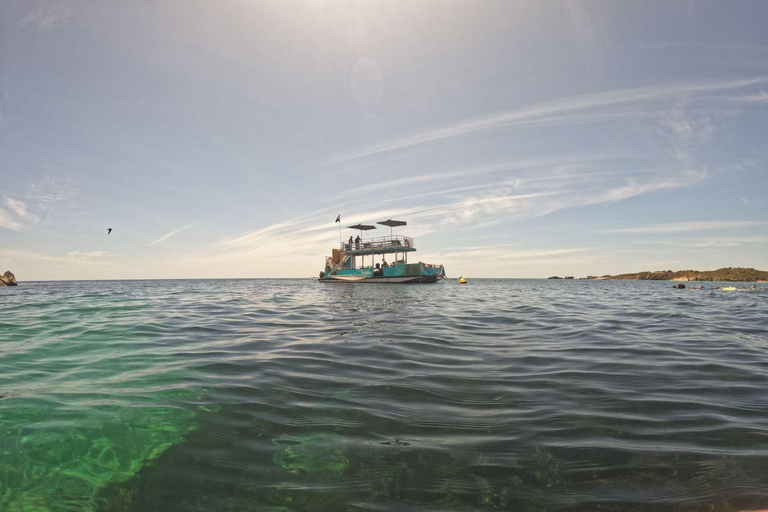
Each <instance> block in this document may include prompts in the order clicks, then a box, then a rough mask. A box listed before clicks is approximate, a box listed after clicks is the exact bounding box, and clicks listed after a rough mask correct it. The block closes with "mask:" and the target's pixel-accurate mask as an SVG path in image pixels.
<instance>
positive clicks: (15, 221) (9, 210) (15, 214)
mask: <svg viewBox="0 0 768 512" xmlns="http://www.w3.org/2000/svg"><path fill="white" fill-rule="evenodd" d="M3 205H4V206H2V207H0V228H5V229H10V230H11V231H21V230H22V228H23V227H24V224H25V222H27V221H30V220H32V216H31V215H30V214H29V210H28V208H27V205H26V203H24V202H23V201H20V200H18V199H14V198H12V197H7V196H6V197H4V198H3Z"/></svg>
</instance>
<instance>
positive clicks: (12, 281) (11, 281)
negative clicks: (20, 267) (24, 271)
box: [0, 270, 19, 286]
mask: <svg viewBox="0 0 768 512" xmlns="http://www.w3.org/2000/svg"><path fill="white" fill-rule="evenodd" d="M18 284H19V283H17V282H16V276H14V275H13V274H12V273H11V271H10V270H7V271H6V272H5V274H3V275H1V276H0V286H16V285H18Z"/></svg>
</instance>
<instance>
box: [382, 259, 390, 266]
mask: <svg viewBox="0 0 768 512" xmlns="http://www.w3.org/2000/svg"><path fill="white" fill-rule="evenodd" d="M381 266H382V268H383V267H388V266H389V263H387V260H385V259H384V258H381Z"/></svg>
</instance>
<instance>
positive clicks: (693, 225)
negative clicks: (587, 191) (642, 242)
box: [605, 220, 768, 235]
mask: <svg viewBox="0 0 768 512" xmlns="http://www.w3.org/2000/svg"><path fill="white" fill-rule="evenodd" d="M766 225H768V221H726V220H724V221H710V222H676V223H667V224H653V225H649V226H637V227H632V228H621V229H610V230H607V231H605V232H606V233H631V234H638V235H666V234H671V233H686V232H690V231H710V230H711V231H720V230H724V229H727V230H734V229H749V228H756V227H763V226H766Z"/></svg>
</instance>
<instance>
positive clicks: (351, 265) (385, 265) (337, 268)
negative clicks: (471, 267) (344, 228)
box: [320, 219, 445, 283]
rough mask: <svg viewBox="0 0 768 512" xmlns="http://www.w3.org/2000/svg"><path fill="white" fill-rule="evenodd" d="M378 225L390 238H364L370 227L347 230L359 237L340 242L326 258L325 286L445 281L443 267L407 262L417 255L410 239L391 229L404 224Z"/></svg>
mask: <svg viewBox="0 0 768 512" xmlns="http://www.w3.org/2000/svg"><path fill="white" fill-rule="evenodd" d="M377 224H380V225H383V226H388V227H389V228H390V235H389V236H380V237H373V238H363V232H365V231H370V230H373V229H376V226H372V225H369V224H356V225H354V226H348V228H349V229H354V230H356V231H360V235H359V236H357V237H355V238H352V237H349V240H347V241H346V242H341V244H340V246H339V248H338V249H333V251H332V252H331V255H330V256H328V257H326V258H325V270H323V271H322V272H320V281H322V282H324V283H344V282H350V283H436V282H437V281H439V280H440V279H442V278H443V277H445V269H444V268H443V266H442V265H433V264H430V263H423V262H410V263H409V262H408V255H409V254H410V255H411V260H413V259H414V257H413V254H412V253H414V252H416V246H415V244H414V242H413V238H411V237H407V236H401V235H394V234H392V229H393V228H394V227H397V226H405V225H406V222H405V221H401V220H392V219H388V220H385V221H382V222H377Z"/></svg>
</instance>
